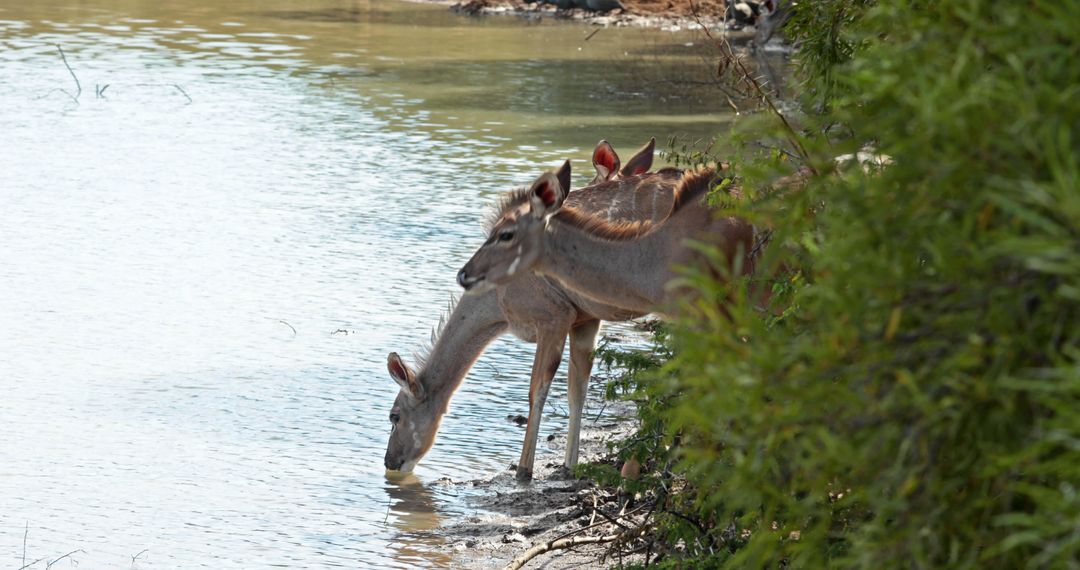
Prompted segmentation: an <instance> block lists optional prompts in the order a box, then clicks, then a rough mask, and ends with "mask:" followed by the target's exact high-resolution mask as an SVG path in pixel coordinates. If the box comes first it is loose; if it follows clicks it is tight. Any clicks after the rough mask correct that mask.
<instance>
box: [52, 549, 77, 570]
mask: <svg viewBox="0 0 1080 570" xmlns="http://www.w3.org/2000/svg"><path fill="white" fill-rule="evenodd" d="M76 552H82V553H83V554H86V551H85V550H83V549H81V548H80V549H78V550H72V551H71V552H68V553H67V554H65V555H63V556H61V557H60V558H57V559H56V560H53V561H52V562H46V563H45V570H49V568H52V565H53V564H56V563H57V562H60V561H61V560H63V559H65V558H68V557H70V556H71V555H72V554H75V553H76ZM72 560H74V558H72Z"/></svg>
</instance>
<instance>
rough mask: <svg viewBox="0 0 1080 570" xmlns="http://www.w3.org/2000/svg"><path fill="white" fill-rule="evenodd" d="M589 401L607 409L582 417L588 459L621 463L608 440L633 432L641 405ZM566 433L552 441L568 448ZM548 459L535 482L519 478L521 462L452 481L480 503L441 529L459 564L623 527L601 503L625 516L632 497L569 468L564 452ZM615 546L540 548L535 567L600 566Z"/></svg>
mask: <svg viewBox="0 0 1080 570" xmlns="http://www.w3.org/2000/svg"><path fill="white" fill-rule="evenodd" d="M589 406H590V408H592V409H603V413H601V414H599V417H598V418H595V419H594V418H592V417H590V418H587V419H586V420H585V421H584V423H583V425H582V433H581V462H582V463H590V462H606V463H611V464H614V458H612V457H611V453H610V452H609V451H608V446H607V443H608V442H611V441H618V440H621V439H624V438H626V437H627V436H628V435H630V434H631V433H632V432H633V430H634V428H635V426H636V419H635V414H634V407H633V405H632V404H630V403H627V402H607V403H606V405H605V403H604V402H599V401H594V402H590V404H589ZM593 406H595V407H593ZM559 439H563V440H565V434H560V435H559V436H556V437H555V438H554V441H553V442H552V443H554V444H556V447H559V448H560V449H562V447H561V444H562V443H565V441H563V442H560V441H559ZM545 459H546V461H545V462H543V463H538V464H537V468H536V474H535V478H534V480H533V481H532V482H531V483H518V482H517V481H516V480H515V479H514V471H513V469H507V470H505V471H503V472H501V473H499V474H497V475H494V476H492V477H488V478H485V479H477V480H473V481H465V482H454V483H450V484H452V485H455V486H461V487H465V488H469V489H470V490H471V493H470V495H472V496H473V497H472V498H471V499H468V502H469V503H470V506H472V507H474V508H475V509H476V511H477V512H476V514H475V515H473V516H469V517H466V518H464V519H460V520H456V521H454V522H452V523H450V524H448V525H445V526H444V527H443V528H442V529H440V534H441V535H442V536H443V537H444V539H445V540H446V544H447V548H448V549H450V550H451V551H452V552H453V553H454V554H453V556H454V560H455V563H454V567H460V568H471V569H474V570H486V569H494V568H503V567H504V566H506V565H507V564H508V563H509V562H510V561H512V560H513V559H514V558H515V557H516V556H519V555H520V554H522V553H523V552H525V551H526V550H528V549H529V548H530V547H532V546H533V545H536V544H539V543H543V542H547V541H551V540H554V539H558V538H560V537H563V536H566V535H571V536H604V535H605V534H609V533H611V532H612V531H613V529H616V528H617V527H616V526H615V525H614V524H613V523H607V522H606V520H605V518H604V516H603V514H600V513H597V512H595V511H596V510H600V511H602V513H604V514H608V515H609V516H616V517H617V516H618V514H619V513H620V511H622V510H623V508H624V506H625V505H626V501H627V499H628V497H624V496H620V495H619V494H618V493H617V492H615V491H612V490H604V489H599V488H597V487H596V486H595V485H593V484H592V483H591V482H590V481H588V480H583V479H573V478H571V477H568V476H567V475H566V474H565V473H563V471H562V469H561V467H562V465H561V454H559V455H558V456H555V455H551V456H549V457H547V458H545ZM508 467H510V466H508ZM616 467H617V466H616ZM631 508H632V506H631ZM597 523H600V524H597ZM607 548H608V545H606V544H588V545H583V546H575V547H573V548H571V549H559V550H555V551H552V552H549V553H546V554H542V555H540V556H538V557H537V558H535V559H533V560H532V561H531V562H530V563H529V564H528V567H529V568H545V569H561V568H581V567H583V566H584V567H594V566H598V565H602V562H601V561H600V559H601V558H602V557H603V556H604V554H605V552H606V551H607Z"/></svg>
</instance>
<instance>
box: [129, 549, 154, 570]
mask: <svg viewBox="0 0 1080 570" xmlns="http://www.w3.org/2000/svg"><path fill="white" fill-rule="evenodd" d="M147 552H150V549H149V548H144V549H142V550H140V551H139V553H138V554H136V555H135V556H132V557H131V566H132V568H134V567H135V561H136V560H138V559H139V557H140V556H142V555H143V554H146V553H147Z"/></svg>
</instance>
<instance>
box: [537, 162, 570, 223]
mask: <svg viewBox="0 0 1080 570" xmlns="http://www.w3.org/2000/svg"><path fill="white" fill-rule="evenodd" d="M565 199H566V190H565V189H564V186H563V185H562V182H560V181H559V178H558V177H557V176H556V175H555V173H553V172H545V173H543V174H541V175H540V178H537V179H536V182H533V185H532V187H531V188H529V206H530V212H532V215H533V216H535V217H537V218H544V217H545V216H547V215H548V214H550V213H552V212H554V211H556V210H558V209H559V208H560V207H561V206H562V203H563V200H565Z"/></svg>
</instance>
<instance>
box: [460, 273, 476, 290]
mask: <svg viewBox="0 0 1080 570" xmlns="http://www.w3.org/2000/svg"><path fill="white" fill-rule="evenodd" d="M457 282H458V285H461V287H462V288H463V289H468V288H469V287H471V286H472V285H473V283H476V279H473V278H472V277H469V274H468V273H465V270H464V269H462V270H461V271H458V274H457Z"/></svg>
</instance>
